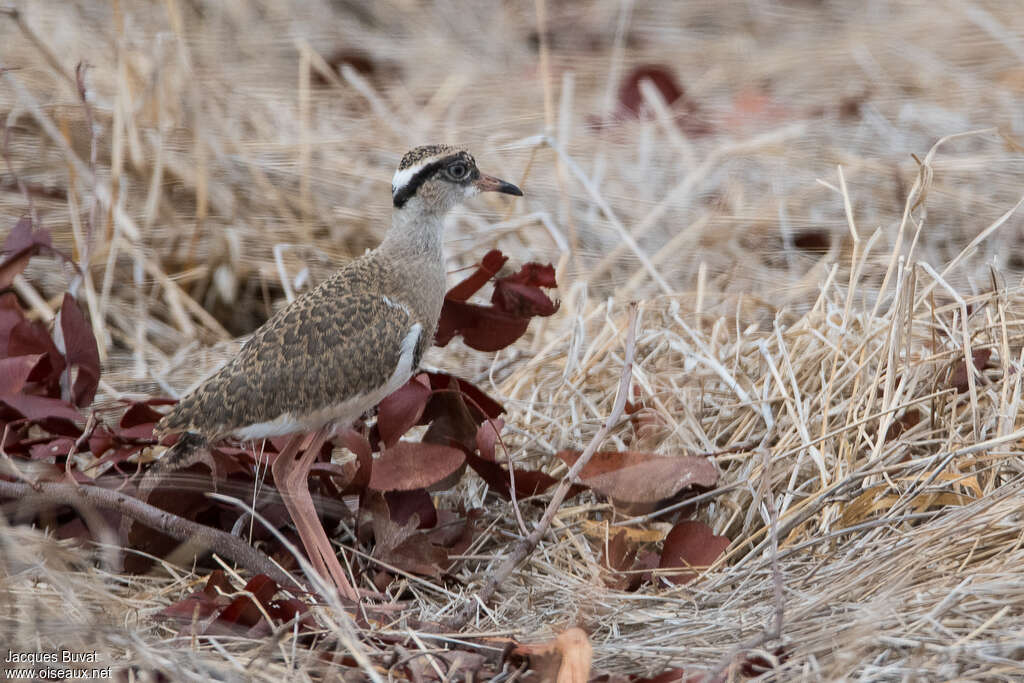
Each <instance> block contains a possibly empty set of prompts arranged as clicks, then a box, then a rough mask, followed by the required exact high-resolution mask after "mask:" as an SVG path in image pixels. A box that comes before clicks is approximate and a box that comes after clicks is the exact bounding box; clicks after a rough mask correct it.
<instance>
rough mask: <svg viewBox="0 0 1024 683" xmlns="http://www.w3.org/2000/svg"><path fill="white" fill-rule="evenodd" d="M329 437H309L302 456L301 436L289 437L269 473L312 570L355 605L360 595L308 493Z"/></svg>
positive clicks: (322, 433)
mask: <svg viewBox="0 0 1024 683" xmlns="http://www.w3.org/2000/svg"><path fill="white" fill-rule="evenodd" d="M330 433H331V427H330V426H326V427H322V428H321V429H320V430H318V431H317V432H316V433H315V434H313V435H312V441H311V442H310V443H309V445H308V446H306V449H305V450H304V451H303V452H302V453H301V455H300V454H299V451H300V449H301V448H302V443H303V441H304V440H305V438H304V435H303V434H296V435H295V436H293V437H291V438H290V439H289V440H288V443H287V444H286V445H285V447H284V450H282V451H281V452H280V453H279V454H278V455H277V458H276V459H275V460H274V463H273V464H272V465H271V471H272V472H273V473H274V483H275V484H277V490H278V491H280V492H281V498H282V499H283V500H284V506H285V507H286V508H287V509H288V514H289V515H291V518H292V521H293V522H294V523H295V529H296V530H297V531H298V532H299V538H301V539H302V545H303V546H304V547H305V548H306V554H307V555H309V559H310V562H312V564H313V568H314V569H315V570H316V571H317V573H318V574H320V576H321V577H322V578H324V579H326V580H327V581H330V582H332V583H333V584H334V585H335V586H336V587H337V589H338V592H339V593H340V594H341V596H342V597H344V598H348V599H350V600H354V601H358V600H359V595H358V594H357V593H356V591H355V589H354V588H353V587H352V584H350V583H349V581H348V579H347V578H346V576H345V572H344V570H343V569H342V568H341V564H339V562H338V556H337V555H336V554H335V553H334V548H332V547H331V542H330V540H328V538H327V533H326V532H325V531H324V527H323V525H322V524H321V523H320V517H319V516H318V515H317V513H316V507H315V506H314V505H313V497H312V496H311V495H310V493H309V471H310V470H311V469H312V468H313V461H314V460H316V456H317V453H319V452H320V448H321V447H322V446H323V445H324V442H325V441H326V440H327V437H328V435H329V434H330Z"/></svg>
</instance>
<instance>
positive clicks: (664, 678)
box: [629, 669, 705, 683]
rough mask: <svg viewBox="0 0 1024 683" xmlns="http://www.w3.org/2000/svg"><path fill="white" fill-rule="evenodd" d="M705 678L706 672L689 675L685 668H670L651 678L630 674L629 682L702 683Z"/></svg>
mask: <svg viewBox="0 0 1024 683" xmlns="http://www.w3.org/2000/svg"><path fill="white" fill-rule="evenodd" d="M704 678H705V674H692V675H690V676H687V675H686V670H685V669H669V670H668V671H662V672H661V673H660V674H658V675H657V676H651V677H649V678H640V677H637V676H630V677H629V683H702V681H704Z"/></svg>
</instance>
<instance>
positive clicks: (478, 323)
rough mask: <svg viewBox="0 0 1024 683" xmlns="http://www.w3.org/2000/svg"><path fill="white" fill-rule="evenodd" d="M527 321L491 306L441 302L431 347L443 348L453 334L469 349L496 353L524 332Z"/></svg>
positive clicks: (461, 302) (453, 336) (449, 301)
mask: <svg viewBox="0 0 1024 683" xmlns="http://www.w3.org/2000/svg"><path fill="white" fill-rule="evenodd" d="M529 326H530V320H529V318H522V317H518V316H515V315H511V314H509V313H505V312H504V311H501V310H498V309H497V308H495V307H493V306H481V305H479V304H470V303H466V302H464V301H451V300H448V299H445V301H444V304H443V305H442V307H441V319H440V320H439V321H438V323H437V332H436V333H435V335H434V344H436V345H437V346H445V345H447V344H448V342H450V341H451V340H452V339H454V338H455V336H457V335H461V336H462V341H464V342H465V343H466V346H468V347H469V348H471V349H476V350H477V351H497V350H499V349H504V348H506V347H508V346H510V345H512V344H513V343H514V342H515V341H516V340H517V339H519V338H520V337H522V336H523V334H525V333H526V328H527V327H529Z"/></svg>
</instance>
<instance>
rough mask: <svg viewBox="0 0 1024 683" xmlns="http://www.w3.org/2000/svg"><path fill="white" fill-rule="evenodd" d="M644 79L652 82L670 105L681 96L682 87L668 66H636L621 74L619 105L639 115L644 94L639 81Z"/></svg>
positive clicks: (642, 106) (642, 105)
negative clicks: (623, 74)
mask: <svg viewBox="0 0 1024 683" xmlns="http://www.w3.org/2000/svg"><path fill="white" fill-rule="evenodd" d="M644 80H649V81H651V83H653V84H654V87H655V88H657V89H658V92H659V93H661V97H662V98H663V99H664V100H665V103H666V104H668V105H669V106H670V107H671V106H672V105H673V104H675V102H676V100H678V99H679V98H680V97H682V96H683V87H682V86H681V85H679V81H678V80H677V79H676V76H675V74H674V73H673V72H672V69H671V68H670V67H668V66H665V65H662V64H642V65H640V66H637V67H636V68H634V69H633V70H632V71H630V72H629V73H628V74H626V75H625V76H623V78H622V82H621V84H620V85H619V106H620V107H621V108H622V109H623V110H625V111H627V112H630V113H631V114H633V115H634V116H639V115H640V114H641V112H642V110H643V108H644V96H643V93H642V92H641V91H640V83H641V81H644Z"/></svg>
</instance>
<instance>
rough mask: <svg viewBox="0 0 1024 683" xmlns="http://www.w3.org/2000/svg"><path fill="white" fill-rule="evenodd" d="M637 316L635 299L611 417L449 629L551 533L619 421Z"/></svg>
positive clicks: (630, 368)
mask: <svg viewBox="0 0 1024 683" xmlns="http://www.w3.org/2000/svg"><path fill="white" fill-rule="evenodd" d="M636 319H637V304H636V302H632V303H630V305H629V321H628V322H627V324H626V355H625V358H624V360H623V362H622V375H621V377H620V378H619V388H618V391H617V392H616V394H615V403H614V404H613V405H612V412H611V413H610V414H609V415H608V419H607V420H605V422H604V424H603V425H601V428H600V429H599V430H597V433H596V434H594V438H592V439H591V440H590V443H588V444H587V448H586V450H584V451H583V454H582V455H580V457H579V459H578V460H576V462H575V463H573V466H572V467H571V468H569V471H568V472H566V473H565V476H563V477H562V480H561V481H560V482H559V483H558V488H557V489H555V493H554V495H552V496H551V502H549V503H548V506H547V508H546V509H545V510H544V515H543V517H541V519H540V521H539V522H537V525H536V526H535V527H534V529H533V532H532V533H531V534H530V535H529V536H527V537H526V538H524V539H522V540H521V541H519V543H518V544H517V545H516V547H515V549H514V550H513V551H512V554H510V555H509V556H508V557H507V558H506V559H505V561H504V562H503V563H502V565H501V566H500V567H499V568H498V571H496V572H495V573H494V574H492V575H491V578H490V579H488V581H487V583H486V584H485V585H484V587H483V588H482V589H481V590H480V592H479V593H477V594H476V596H474V598H472V599H470V600H467V601H466V603H465V604H464V605H463V606H462V608H461V609H460V610H459V611H458V612H457V613H456V615H455V616H454V617H453V618H452V619H451V620H450V621H449V622H448V623H447V624H446V626H447V628H448V629H449V630H452V631H458V630H459V629H461V628H462V627H463V626H464V625H465V624H466V622H468V621H469V619H470V617H471V616H472V614H473V611H474V610H475V608H476V605H477V604H478V603H479V604H487V601H488V600H490V599H491V596H493V595H494V591H495V590H497V588H498V586H499V585H501V583H502V582H503V581H504V580H505V579H507V578H508V577H509V576H510V575H511V574H512V572H513V570H515V568H516V567H517V566H518V565H519V563H520V562H522V561H523V560H525V559H526V558H527V557H528V556H529V555H530V553H531V552H533V549H534V548H536V547H537V544H538V543H539V542H540V539H541V538H542V537H543V536H544V534H546V533H547V530H548V527H549V526H550V525H551V520H553V519H554V518H555V514H556V513H557V512H558V509H559V507H561V505H562V501H564V500H565V497H566V495H568V493H569V489H570V488H571V487H572V485H573V484H574V483H575V482H576V480H577V479H578V477H579V473H580V472H581V471H582V470H583V468H584V467H585V466H586V464H587V463H588V462H589V461H590V458H591V457H593V455H594V453H596V452H597V449H598V447H599V446H600V445H601V444H602V443H603V442H604V439H605V437H606V436H607V435H608V432H610V431H611V429H612V427H614V426H615V424H616V423H617V422H618V421H619V418H620V417H621V416H622V411H623V409H624V408H625V407H626V397H627V396H628V395H629V382H630V379H631V378H632V376H633V355H634V353H635V351H636Z"/></svg>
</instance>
